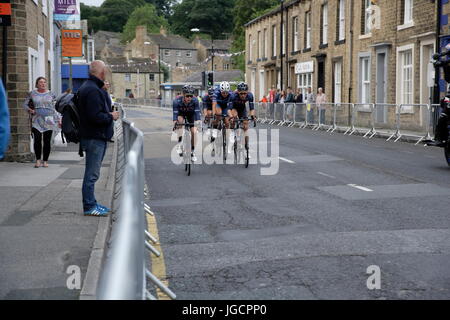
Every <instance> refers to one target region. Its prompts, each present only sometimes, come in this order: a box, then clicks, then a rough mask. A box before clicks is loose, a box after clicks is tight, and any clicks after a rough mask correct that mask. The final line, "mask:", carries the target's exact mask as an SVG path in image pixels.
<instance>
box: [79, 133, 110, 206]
mask: <svg viewBox="0 0 450 320" xmlns="http://www.w3.org/2000/svg"><path fill="white" fill-rule="evenodd" d="M80 143H81V148H82V149H83V151H84V152H85V158H86V168H85V171H84V179H83V187H82V189H81V192H82V194H83V209H84V211H88V210H90V209H92V208H93V207H95V206H96V205H97V200H95V195H94V187H95V182H97V180H98V178H99V177H100V168H101V166H102V161H103V157H104V156H105V152H106V141H104V140H97V139H81V142H80Z"/></svg>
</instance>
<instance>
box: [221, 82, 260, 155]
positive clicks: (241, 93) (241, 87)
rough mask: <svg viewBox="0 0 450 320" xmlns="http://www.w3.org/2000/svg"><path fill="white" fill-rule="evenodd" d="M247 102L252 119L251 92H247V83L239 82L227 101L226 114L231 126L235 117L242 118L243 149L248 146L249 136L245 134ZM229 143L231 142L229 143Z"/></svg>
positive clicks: (253, 112)
mask: <svg viewBox="0 0 450 320" xmlns="http://www.w3.org/2000/svg"><path fill="white" fill-rule="evenodd" d="M247 102H248V103H249V107H250V116H251V117H252V119H255V118H256V117H255V114H256V111H255V105H254V98H253V94H252V93H251V92H248V84H246V83H245V82H240V83H239V84H238V85H237V90H236V92H234V93H233V95H232V96H231V98H230V102H229V103H228V115H229V116H230V120H231V127H233V126H234V123H235V120H236V119H244V120H243V124H244V132H245V149H247V150H248V148H249V137H248V134H247V131H248V114H247V109H246V106H245V105H246V103H247ZM230 145H231V144H230Z"/></svg>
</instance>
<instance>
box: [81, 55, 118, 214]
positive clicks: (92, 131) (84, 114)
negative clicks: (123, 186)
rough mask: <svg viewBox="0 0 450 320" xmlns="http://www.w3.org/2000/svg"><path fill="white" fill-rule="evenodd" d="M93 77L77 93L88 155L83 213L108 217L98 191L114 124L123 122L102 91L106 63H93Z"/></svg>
mask: <svg viewBox="0 0 450 320" xmlns="http://www.w3.org/2000/svg"><path fill="white" fill-rule="evenodd" d="M89 73H90V74H89V79H88V80H87V81H86V82H85V83H83V85H82V86H81V87H80V89H79V90H78V93H77V95H78V99H77V105H78V111H79V115H80V137H81V142H80V143H81V147H82V149H83V151H84V152H85V154H86V156H85V158H86V168H85V172H84V179H83V187H82V194H83V210H84V215H86V216H106V215H107V214H108V213H109V212H110V211H111V209H109V208H107V207H105V206H102V205H100V204H98V203H97V200H96V199H95V195H94V187H95V182H96V181H97V180H98V178H99V176H100V168H101V165H102V161H103V157H104V156H105V152H106V147H107V142H108V141H109V140H110V139H111V138H112V136H113V134H114V127H113V121H115V120H117V119H119V112H117V111H111V109H110V107H109V105H108V101H107V99H106V96H105V94H104V91H103V89H102V88H103V86H104V85H105V84H104V81H105V78H106V66H105V63H104V62H103V61H101V60H95V61H93V62H92V63H91V65H90V70H89Z"/></svg>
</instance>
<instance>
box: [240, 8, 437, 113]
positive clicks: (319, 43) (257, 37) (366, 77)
mask: <svg viewBox="0 0 450 320" xmlns="http://www.w3.org/2000/svg"><path fill="white" fill-rule="evenodd" d="M436 12H437V1H429V0H377V1H375V0H372V1H371V0H314V1H311V0H291V1H285V2H284V10H283V30H284V32H283V49H282V50H281V38H280V34H281V32H280V31H281V8H280V7H279V8H277V9H274V10H272V11H271V12H269V13H267V14H265V15H263V16H261V17H258V18H256V19H254V20H252V21H250V22H249V23H247V24H246V25H245V27H246V48H247V50H246V61H247V70H246V77H247V81H248V82H249V85H250V88H251V90H252V91H253V92H255V94H256V98H257V99H261V97H262V95H263V94H267V92H268V90H270V88H271V87H279V88H280V87H281V86H282V87H283V89H286V87H288V86H290V87H292V88H301V89H302V90H303V92H306V89H307V88H308V87H311V88H312V90H313V92H317V89H318V88H319V87H322V88H324V90H325V93H326V94H327V96H328V101H330V102H352V103H393V104H395V103H398V104H419V103H429V101H430V96H431V88H430V85H432V79H430V75H432V73H433V72H432V71H433V68H432V65H431V64H430V63H429V62H430V59H431V55H432V54H433V52H435V50H436V48H435V44H436V25H437V15H436ZM281 74H283V75H281ZM281 77H283V80H282V79H281ZM385 116H386V115H380V117H385Z"/></svg>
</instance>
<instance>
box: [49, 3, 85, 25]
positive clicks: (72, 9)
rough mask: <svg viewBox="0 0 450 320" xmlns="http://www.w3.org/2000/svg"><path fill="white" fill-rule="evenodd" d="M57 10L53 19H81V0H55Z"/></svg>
mask: <svg viewBox="0 0 450 320" xmlns="http://www.w3.org/2000/svg"><path fill="white" fill-rule="evenodd" d="M54 1H55V11H54V12H53V20H57V21H71V20H76V21H78V20H80V0H54Z"/></svg>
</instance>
